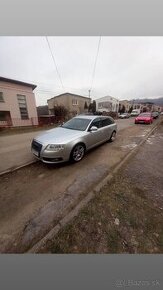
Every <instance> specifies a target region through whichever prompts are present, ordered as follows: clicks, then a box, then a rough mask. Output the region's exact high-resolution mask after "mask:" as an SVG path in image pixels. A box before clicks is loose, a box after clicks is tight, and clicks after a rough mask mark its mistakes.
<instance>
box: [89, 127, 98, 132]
mask: <svg viewBox="0 0 163 290" xmlns="http://www.w3.org/2000/svg"><path fill="white" fill-rule="evenodd" d="M97 130H98V128H97V127H96V126H92V127H91V128H90V132H95V131H97Z"/></svg>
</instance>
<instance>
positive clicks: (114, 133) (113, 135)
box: [109, 131, 116, 142]
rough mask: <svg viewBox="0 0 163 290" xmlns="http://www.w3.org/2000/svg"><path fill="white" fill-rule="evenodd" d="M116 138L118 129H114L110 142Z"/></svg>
mask: <svg viewBox="0 0 163 290" xmlns="http://www.w3.org/2000/svg"><path fill="white" fill-rule="evenodd" d="M115 139H116V131H113V132H112V134H111V137H110V139H109V142H114V141H115Z"/></svg>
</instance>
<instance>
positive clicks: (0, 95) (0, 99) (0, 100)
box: [0, 92, 4, 102]
mask: <svg viewBox="0 0 163 290" xmlns="http://www.w3.org/2000/svg"><path fill="white" fill-rule="evenodd" d="M0 102H4V98H3V93H2V92H0Z"/></svg>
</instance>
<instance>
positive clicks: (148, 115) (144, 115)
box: [139, 113, 150, 117]
mask: <svg viewBox="0 0 163 290" xmlns="http://www.w3.org/2000/svg"><path fill="white" fill-rule="evenodd" d="M139 116H141V117H150V114H149V113H146V114H140V115H139Z"/></svg>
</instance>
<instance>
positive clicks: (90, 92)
mask: <svg viewBox="0 0 163 290" xmlns="http://www.w3.org/2000/svg"><path fill="white" fill-rule="evenodd" d="M88 92H89V98H90V97H91V90H88Z"/></svg>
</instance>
